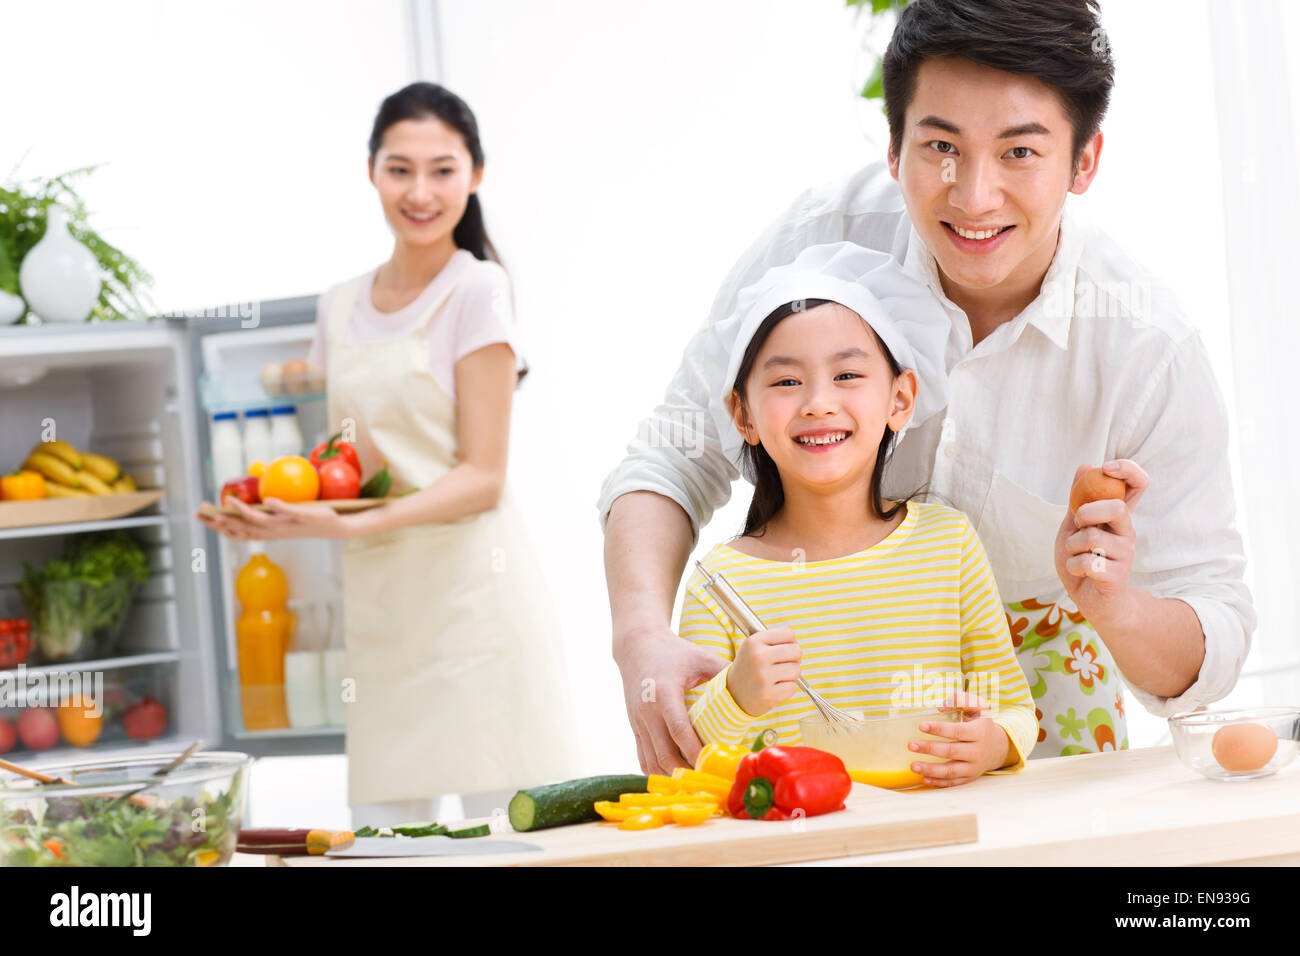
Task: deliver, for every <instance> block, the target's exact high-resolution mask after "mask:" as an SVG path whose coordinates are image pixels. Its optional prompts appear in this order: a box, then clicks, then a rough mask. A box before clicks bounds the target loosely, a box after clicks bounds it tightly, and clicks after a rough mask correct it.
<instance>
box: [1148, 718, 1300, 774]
mask: <svg viewBox="0 0 1300 956" xmlns="http://www.w3.org/2000/svg"><path fill="white" fill-rule="evenodd" d="M1243 724H1256V725H1259V726H1262V727H1266V728H1268V730H1269V731H1271V732H1272V733H1273V734H1275V735H1276V736H1277V749H1276V750H1275V751H1274V753H1273V755H1272V757H1270V758H1269V760H1268V762H1267V763H1265V764H1263V765H1262V766H1257V767H1253V768H1251V769H1235V770H1228V769H1226V768H1224V767H1223V766H1222V765H1221V764H1220V763H1219V761H1218V759H1216V757H1215V755H1214V741H1215V734H1217V733H1219V731H1221V730H1222V729H1223V728H1224V727H1228V726H1231V725H1243ZM1169 734H1170V736H1171V737H1172V738H1173V741H1174V749H1175V750H1176V751H1177V752H1178V757H1179V759H1180V760H1182V762H1183V763H1185V764H1187V766H1189V767H1191V768H1192V769H1193V770H1195V771H1196V772H1197V773H1200V774H1203V775H1205V776H1206V777H1209V778H1210V779H1211V780H1255V779H1257V778H1259V777H1267V776H1269V775H1271V774H1275V773H1277V772H1278V770H1280V769H1281V768H1283V767H1285V766H1286V765H1287V764H1289V763H1290V762H1291V761H1292V760H1294V759H1295V755H1296V750H1297V748H1298V747H1300V707H1252V708H1248V709H1244V710H1194V711H1188V712H1186V713H1181V714H1175V715H1174V716H1172V717H1170V718H1169ZM1222 742H1223V738H1220V743H1221V744H1222Z"/></svg>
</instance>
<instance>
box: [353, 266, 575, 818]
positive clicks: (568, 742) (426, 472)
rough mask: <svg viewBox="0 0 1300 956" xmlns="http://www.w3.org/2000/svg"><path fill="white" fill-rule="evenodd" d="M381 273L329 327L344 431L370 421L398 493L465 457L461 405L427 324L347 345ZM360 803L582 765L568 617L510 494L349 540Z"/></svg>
mask: <svg viewBox="0 0 1300 956" xmlns="http://www.w3.org/2000/svg"><path fill="white" fill-rule="evenodd" d="M368 278H369V277H368V276H363V277H360V278H358V279H354V280H352V281H351V282H349V283H347V284H346V285H344V286H343V287H342V288H341V289H340V291H339V294H338V295H337V296H336V297H335V300H334V305H333V308H332V310H331V314H330V315H329V316H328V317H327V322H328V343H329V360H328V363H327V364H328V375H329V382H328V394H329V416H330V422H331V423H332V427H333V428H335V429H337V428H339V427H341V423H346V422H347V420H349V419H350V420H351V421H352V422H354V423H355V433H356V447H357V453H358V455H359V456H360V458H361V464H362V467H363V470H364V472H365V475H366V477H369V476H370V475H371V474H373V473H374V472H375V471H377V470H378V468H379V467H380V465H381V464H382V463H383V462H387V463H388V467H389V470H390V471H391V472H392V475H393V489H392V492H391V493H392V494H398V493H400V492H403V491H406V490H407V489H410V488H426V487H428V486H429V485H430V484H432V483H433V482H435V481H437V480H438V478H439V477H441V476H442V475H443V474H445V473H446V472H447V471H449V470H450V469H451V468H452V467H454V466H455V464H456V462H457V457H456V448H457V441H456V403H455V402H454V401H453V400H452V399H451V398H450V397H449V396H448V395H447V393H446V392H445V391H443V390H442V388H441V387H439V385H438V383H437V380H436V379H435V378H434V377H433V375H432V373H431V372H430V371H429V347H428V337H427V329H428V326H429V323H430V322H432V321H433V320H434V319H435V318H436V316H437V315H438V312H439V310H440V309H441V307H442V305H443V303H444V302H445V301H446V299H447V295H448V294H450V292H451V289H452V288H453V287H454V283H452V284H450V285H449V286H448V287H447V288H446V289H445V290H444V291H443V294H442V295H441V296H440V297H439V298H438V300H437V301H435V302H433V303H432V304H431V305H430V307H429V310H428V312H427V314H425V315H424V316H423V317H422V318H421V319H420V321H419V322H417V323H416V328H415V329H414V330H413V331H412V333H411V334H410V335H409V336H407V337H405V338H402V339H397V340H393V341H385V342H368V343H358V344H352V343H348V344H343V343H344V333H345V330H346V328H347V323H348V321H349V320H350V319H351V317H352V314H353V312H354V310H355V307H356V303H357V301H358V299H359V297H360V296H361V295H368V294H369V291H370V290H369V285H368V282H367V279H368ZM343 589H344V598H343V615H344V634H345V642H346V648H347V672H346V673H347V676H348V677H351V678H352V679H353V680H354V681H355V685H354V686H355V701H353V702H351V703H350V704H349V705H348V709H347V714H348V717H347V754H348V802H349V803H350V804H352V805H354V806H355V805H357V804H362V803H380V802H384V801H394V800H412V799H419V798H428V797H433V796H435V795H439V794H446V793H462V794H464V793H479V792H482V791H487V790H499V789H506V788H519V787H526V786H536V785H538V784H542V783H548V782H553V781H556V780H561V779H565V778H567V777H570V776H573V775H574V773H575V761H574V759H573V756H572V752H573V751H572V750H571V748H572V747H573V745H574V740H573V736H572V732H573V726H574V725H573V723H572V721H571V719H570V717H569V691H568V685H567V680H566V678H565V669H564V667H563V663H562V662H563V657H562V656H561V651H560V649H559V640H558V634H557V632H556V627H555V625H554V623H553V622H554V621H555V616H554V612H553V608H552V607H551V604H550V598H549V595H548V594H547V593H546V591H545V589H544V587H543V584H542V579H541V576H540V574H539V572H538V567H537V562H536V558H535V556H534V553H533V551H532V547H531V543H530V541H529V538H528V535H527V533H526V530H525V527H524V525H523V522H522V521H521V520H520V517H519V515H518V513H517V511H516V509H515V506H514V504H513V502H512V500H511V498H510V495H509V492H508V490H507V491H506V492H505V493H504V494H503V495H502V500H501V503H500V504H499V506H498V507H496V508H494V509H492V510H490V511H485V512H482V513H480V514H477V515H470V516H467V517H465V518H461V519H459V520H457V521H454V522H450V523H445V524H423V525H416V526H412V527H407V528H402V529H399V530H397V531H393V532H386V533H384V534H378V535H370V536H367V537H364V538H352V539H349V540H347V541H345V542H344V545H343Z"/></svg>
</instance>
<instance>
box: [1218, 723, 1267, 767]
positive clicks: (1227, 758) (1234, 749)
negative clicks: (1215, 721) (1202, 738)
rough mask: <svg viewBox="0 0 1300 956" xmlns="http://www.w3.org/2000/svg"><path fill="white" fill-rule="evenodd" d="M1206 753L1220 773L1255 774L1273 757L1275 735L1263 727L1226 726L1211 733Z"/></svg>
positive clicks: (1253, 725) (1257, 725) (1245, 725)
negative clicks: (1212, 756) (1249, 772)
mask: <svg viewBox="0 0 1300 956" xmlns="http://www.w3.org/2000/svg"><path fill="white" fill-rule="evenodd" d="M1210 751H1211V752H1212V753H1213V754H1214V759H1215V760H1216V761H1218V764H1219V766H1220V767H1222V768H1223V769H1224V770H1258V769H1259V768H1260V767H1262V766H1264V764H1266V763H1268V762H1269V761H1270V760H1272V759H1273V754H1275V753H1277V734H1275V733H1273V731H1271V730H1269V729H1268V728H1267V727H1265V726H1264V725H1263V724H1254V723H1251V724H1226V725H1225V726H1223V727H1220V728H1219V729H1218V730H1216V731H1215V732H1214V739H1213V740H1212V741H1211V742H1210Z"/></svg>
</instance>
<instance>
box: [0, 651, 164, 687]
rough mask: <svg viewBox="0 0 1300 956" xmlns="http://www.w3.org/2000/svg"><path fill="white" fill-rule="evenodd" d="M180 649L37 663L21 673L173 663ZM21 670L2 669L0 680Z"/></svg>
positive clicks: (61, 671)
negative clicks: (97, 658) (85, 659)
mask: <svg viewBox="0 0 1300 956" xmlns="http://www.w3.org/2000/svg"><path fill="white" fill-rule="evenodd" d="M180 656H181V655H180V653H179V652H178V651H153V652H151V653H148V654H124V655H122V656H120V657H106V658H101V659H99V660H91V661H60V662H58V663H56V664H37V665H35V666H34V667H24V669H23V670H22V672H21V673H23V674H25V675H26V676H28V677H31V676H33V675H37V674H60V673H69V672H71V671H106V670H120V669H122V668H124V667H146V666H148V665H150V664H171V663H173V662H175V661H178V660H180ZM18 675H19V670H18V668H16V667H11V668H9V669H8V670H0V680H4V679H5V678H17V677H18Z"/></svg>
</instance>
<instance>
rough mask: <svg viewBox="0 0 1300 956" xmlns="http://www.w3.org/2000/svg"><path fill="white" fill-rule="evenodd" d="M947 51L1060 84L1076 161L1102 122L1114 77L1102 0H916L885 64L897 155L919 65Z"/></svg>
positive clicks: (887, 107)
mask: <svg viewBox="0 0 1300 956" xmlns="http://www.w3.org/2000/svg"><path fill="white" fill-rule="evenodd" d="M944 56H952V57H962V58H965V59H967V60H973V61H975V62H976V63H981V64H983V65H984V66H990V67H993V68H994V69H995V70H1002V71H1004V72H1007V73H1018V74H1021V75H1023V76H1033V77H1037V78H1038V79H1039V80H1041V81H1042V82H1044V83H1046V84H1047V85H1048V86H1050V87H1052V88H1053V89H1054V90H1056V93H1057V95H1058V96H1059V97H1060V98H1061V104H1062V106H1064V108H1065V113H1066V115H1067V116H1068V117H1069V118H1070V124H1071V127H1072V129H1073V142H1072V146H1073V150H1072V152H1073V155H1074V159H1075V161H1076V162H1077V161H1078V158H1079V153H1080V151H1081V150H1082V149H1083V146H1084V143H1086V142H1087V140H1088V139H1089V137H1091V136H1092V135H1093V134H1094V133H1096V132H1097V130H1098V129H1100V128H1101V120H1102V117H1103V116H1105V115H1106V107H1107V106H1108V105H1109V103H1110V91H1111V87H1112V86H1113V85H1114V83H1115V63H1114V60H1113V58H1112V57H1111V51H1110V44H1109V42H1108V41H1107V38H1106V32H1105V31H1104V30H1103V29H1102V27H1101V21H1100V9H1099V7H1098V3H1097V0H912V2H911V3H909V4H908V5H907V6H906V7H904V8H903V11H902V12H901V13H900V14H899V16H898V24H897V26H895V27H894V33H893V35H892V36H891V37H890V40H889V47H888V49H887V50H886V51H885V56H884V60H883V62H882V64H881V78H882V81H883V86H884V92H885V115H886V116H887V117H888V119H889V150H890V152H891V153H892V154H893V155H894V156H896V157H897V156H899V155H900V151H901V148H902V140H903V131H904V121H903V116H904V114H905V113H906V112H907V107H908V106H909V105H910V104H911V102H912V97H913V96H914V95H915V93H916V75H917V71H918V70H920V68H921V64H922V63H923V62H925V61H926V60H930V59H934V58H936V57H944Z"/></svg>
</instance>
